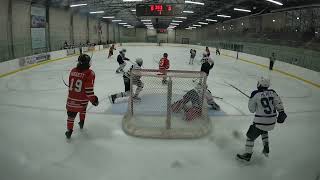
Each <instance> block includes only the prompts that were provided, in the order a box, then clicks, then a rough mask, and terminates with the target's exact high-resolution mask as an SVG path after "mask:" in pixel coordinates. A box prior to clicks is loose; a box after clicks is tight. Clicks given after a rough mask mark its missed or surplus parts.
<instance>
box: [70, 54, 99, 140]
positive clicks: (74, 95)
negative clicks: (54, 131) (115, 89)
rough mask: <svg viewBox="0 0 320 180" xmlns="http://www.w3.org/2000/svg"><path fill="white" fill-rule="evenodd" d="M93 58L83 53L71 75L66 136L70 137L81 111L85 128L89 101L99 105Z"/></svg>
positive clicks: (82, 123)
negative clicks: (91, 67) (92, 64)
mask: <svg viewBox="0 0 320 180" xmlns="http://www.w3.org/2000/svg"><path fill="white" fill-rule="evenodd" d="M90 61H91V58H90V56H88V55H87V54H81V55H80V56H79V58H78V64H77V67H75V68H73V69H72V70H71V72H70V75H69V94H68V99H67V105H66V108H67V114H68V120H67V131H66V133H65V135H66V137H67V138H68V139H70V137H71V134H72V132H73V123H74V119H75V118H76V116H77V114H78V113H79V118H80V122H79V126H80V129H82V128H83V125H84V120H85V117H86V109H87V105H88V101H90V102H91V103H92V104H93V105H94V106H98V104H99V100H98V97H97V96H96V95H94V91H93V87H94V80H95V74H94V72H93V71H92V70H91V69H89V68H90V66H91V63H90Z"/></svg>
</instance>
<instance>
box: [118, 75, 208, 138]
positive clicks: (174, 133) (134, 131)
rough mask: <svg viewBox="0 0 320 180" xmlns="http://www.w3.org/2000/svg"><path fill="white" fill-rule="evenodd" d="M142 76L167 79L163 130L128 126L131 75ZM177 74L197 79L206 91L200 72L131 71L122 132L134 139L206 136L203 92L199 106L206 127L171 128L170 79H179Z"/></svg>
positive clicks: (131, 112)
mask: <svg viewBox="0 0 320 180" xmlns="http://www.w3.org/2000/svg"><path fill="white" fill-rule="evenodd" d="M141 74H143V75H142V77H157V78H159V79H162V78H163V77H167V78H168V83H167V108H166V109H167V110H166V120H165V128H158V129H157V128H150V129H145V128H139V127H134V126H133V125H132V124H130V119H131V118H133V117H134V101H133V98H132V97H133V95H134V93H133V83H132V80H133V79H132V78H133V75H141ZM177 74H183V76H182V75H181V76H180V77H181V78H190V79H194V78H199V79H201V81H202V82H203V83H201V86H202V88H203V89H206V86H207V85H206V79H207V75H206V74H205V73H204V72H201V71H184V70H167V71H166V73H165V74H163V73H161V72H160V71H159V70H158V69H133V70H131V76H130V82H131V83H130V98H129V101H128V111H127V113H126V114H125V116H124V118H123V121H122V128H123V130H124V132H125V133H126V134H128V135H132V136H136V137H144V138H161V139H190V138H200V137H203V136H205V135H207V134H208V133H209V132H210V131H211V129H212V125H211V121H210V118H209V116H208V114H207V108H205V107H206V102H205V91H204V90H203V91H202V93H201V95H200V96H201V99H202V105H201V118H203V121H206V122H207V124H208V126H207V127H203V128H200V129H199V130H196V131H197V132H195V130H188V129H183V130H178V129H174V128H172V126H171V124H172V122H171V120H172V119H171V118H172V110H171V104H172V77H175V78H177V77H178V78H179V76H177Z"/></svg>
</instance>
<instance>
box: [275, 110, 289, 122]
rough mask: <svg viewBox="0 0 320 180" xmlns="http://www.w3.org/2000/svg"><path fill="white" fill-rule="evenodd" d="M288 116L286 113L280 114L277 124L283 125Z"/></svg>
mask: <svg viewBox="0 0 320 180" xmlns="http://www.w3.org/2000/svg"><path fill="white" fill-rule="evenodd" d="M286 118H287V114H286V113H285V112H284V111H281V112H279V115H278V118H277V123H283V122H284V120H286Z"/></svg>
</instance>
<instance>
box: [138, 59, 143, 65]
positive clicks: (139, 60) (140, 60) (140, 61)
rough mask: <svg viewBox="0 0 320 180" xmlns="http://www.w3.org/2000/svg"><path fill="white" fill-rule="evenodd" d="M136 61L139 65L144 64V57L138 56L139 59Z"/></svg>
mask: <svg viewBox="0 0 320 180" xmlns="http://www.w3.org/2000/svg"><path fill="white" fill-rule="evenodd" d="M136 63H137V64H138V65H139V66H142V64H143V59H142V58H137V59H136Z"/></svg>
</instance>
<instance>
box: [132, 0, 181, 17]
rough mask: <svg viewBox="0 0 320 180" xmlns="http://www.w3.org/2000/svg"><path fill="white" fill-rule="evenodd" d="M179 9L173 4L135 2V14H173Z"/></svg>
mask: <svg viewBox="0 0 320 180" xmlns="http://www.w3.org/2000/svg"><path fill="white" fill-rule="evenodd" d="M178 12H179V11H178V10H177V9H176V6H175V5H174V4H163V3H156V4H137V5H136V15H137V16H138V17H139V16H158V17H159V16H175V15H176V14H177V13H178Z"/></svg>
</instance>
